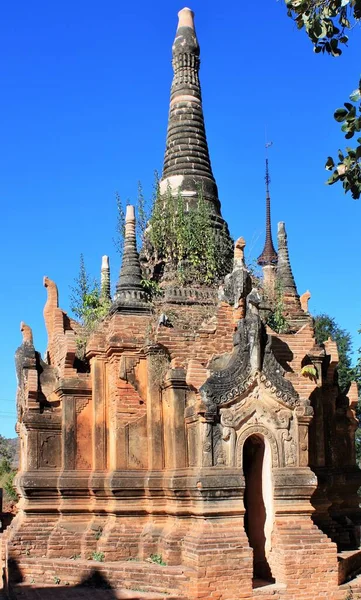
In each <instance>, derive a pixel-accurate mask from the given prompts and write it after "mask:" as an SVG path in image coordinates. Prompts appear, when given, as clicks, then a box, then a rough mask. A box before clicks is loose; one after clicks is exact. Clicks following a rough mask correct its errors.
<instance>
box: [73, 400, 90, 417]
mask: <svg viewBox="0 0 361 600" xmlns="http://www.w3.org/2000/svg"><path fill="white" fill-rule="evenodd" d="M89 401H90V398H89V396H86V397H85V398H76V404H75V411H76V414H77V415H80V413H81V412H82V411H83V410H84V408H85V407H86V406H88V404H89Z"/></svg>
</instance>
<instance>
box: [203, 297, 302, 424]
mask: <svg viewBox="0 0 361 600" xmlns="http://www.w3.org/2000/svg"><path fill="white" fill-rule="evenodd" d="M259 301H260V298H259V296H258V294H257V292H256V291H255V290H252V292H251V293H250V294H249V295H248V297H247V313H246V317H245V318H244V319H241V320H240V321H239V323H238V328H237V332H236V334H235V336H234V350H233V352H232V355H231V358H230V360H229V361H228V363H227V365H226V367H225V368H224V369H221V370H219V371H214V372H213V373H212V374H211V376H210V377H209V378H208V379H207V381H206V382H205V383H204V384H203V385H202V386H201V388H200V390H199V391H200V395H201V398H202V400H203V402H204V405H205V407H206V410H205V413H206V415H208V416H211V415H212V414H213V415H215V414H216V413H217V407H218V406H227V405H231V404H232V403H233V402H234V401H236V400H239V398H242V397H244V396H246V395H248V394H249V392H250V390H251V388H252V386H254V385H255V383H256V382H261V383H263V385H264V386H265V387H266V388H267V389H268V390H269V391H270V392H271V393H272V394H273V395H274V396H275V398H276V399H277V400H279V401H281V402H282V403H284V404H285V405H287V406H289V407H290V408H293V407H294V406H295V405H296V403H297V400H298V394H297V392H296V390H295V389H294V387H293V385H292V383H291V382H290V381H288V380H287V379H285V377H284V375H285V370H284V369H283V367H282V366H281V365H280V364H279V362H278V361H277V359H276V357H275V355H274V354H273V350H272V338H271V336H267V334H266V331H265V327H264V325H263V323H262V321H261V319H260V317H259V314H258V304H259Z"/></svg>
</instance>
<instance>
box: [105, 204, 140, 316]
mask: <svg viewBox="0 0 361 600" xmlns="http://www.w3.org/2000/svg"><path fill="white" fill-rule="evenodd" d="M147 305H148V303H147V297H146V293H145V291H144V287H143V286H142V272H141V268H140V262H139V254H138V250H137V239H136V233H135V211H134V206H131V205H128V206H127V208H126V213H125V235H124V249H123V259H122V266H121V269H120V275H119V279H118V283H117V286H116V291H115V296H114V304H113V311H114V310H122V309H123V310H131V309H136V310H139V309H140V310H141V309H142V307H144V308H147Z"/></svg>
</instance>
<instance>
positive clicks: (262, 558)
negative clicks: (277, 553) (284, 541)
mask: <svg viewBox="0 0 361 600" xmlns="http://www.w3.org/2000/svg"><path fill="white" fill-rule="evenodd" d="M264 458H265V443H264V440H263V438H262V437H261V436H258V435H251V436H250V437H249V438H247V440H246V441H245V444H244V446H243V473H244V477H245V481H246V487H245V490H244V506H245V509H246V513H245V517H244V526H245V530H246V534H247V536H248V541H249V545H250V546H251V548H252V549H253V578H254V579H255V580H262V581H264V582H265V583H274V579H273V578H272V573H271V569H270V566H269V564H268V561H267V558H266V534H265V525H266V517H267V514H266V506H265V502H264V490H263V480H264V477H265V472H264Z"/></svg>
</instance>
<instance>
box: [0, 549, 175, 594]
mask: <svg viewBox="0 0 361 600" xmlns="http://www.w3.org/2000/svg"><path fill="white" fill-rule="evenodd" d="M8 578H9V581H10V584H8V582H6V581H5V582H4V584H5V585H4V592H3V594H4V595H3V596H1V592H0V598H9V599H10V600H82V599H84V598H91V599H92V600H121V599H124V600H125V599H127V600H157V599H158V598H163V596H162V595H158V594H152V593H146V592H142V590H136V589H134V590H114V589H113V588H112V586H111V584H110V583H109V581H108V580H107V578H106V577H105V576H104V574H103V573H102V572H101V571H100V570H99V569H97V567H94V568H93V569H92V570H91V572H90V573H89V575H88V576H87V577H84V579H83V580H82V581H81V582H80V583H79V584H77V585H62V582H61V581H60V579H59V581H56V580H55V579H56V578H55V577H54V585H53V586H49V587H45V586H44V587H43V586H41V587H38V586H37V584H36V583H35V582H34V583H33V584H32V583H31V582H29V581H26V582H24V580H23V576H22V574H21V570H20V569H19V566H18V563H17V561H16V560H14V559H10V560H9V563H8Z"/></svg>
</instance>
